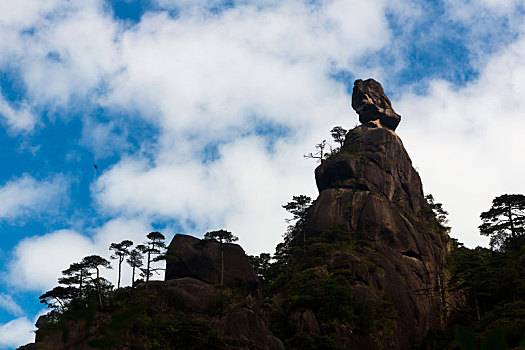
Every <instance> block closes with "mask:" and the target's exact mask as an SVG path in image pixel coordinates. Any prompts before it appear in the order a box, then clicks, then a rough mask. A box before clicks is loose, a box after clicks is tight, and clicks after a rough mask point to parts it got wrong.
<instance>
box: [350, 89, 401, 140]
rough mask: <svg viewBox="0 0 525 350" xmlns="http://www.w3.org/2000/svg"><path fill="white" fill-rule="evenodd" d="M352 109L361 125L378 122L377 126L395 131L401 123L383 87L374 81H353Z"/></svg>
mask: <svg viewBox="0 0 525 350" xmlns="http://www.w3.org/2000/svg"><path fill="white" fill-rule="evenodd" d="M352 108H353V109H355V111H356V112H357V114H359V121H360V122H361V123H363V124H366V123H374V122H375V123H376V124H377V123H378V122H379V126H383V127H386V128H389V129H391V130H396V128H397V126H398V125H399V122H400V121H401V116H400V115H399V114H397V113H396V112H395V111H394V109H393V108H392V103H391V102H390V100H389V99H388V97H387V96H386V95H385V92H384V91H383V87H382V86H381V84H379V83H378V82H377V81H375V80H374V79H367V80H364V81H363V80H361V79H358V80H356V81H355V83H354V91H353V94H352Z"/></svg>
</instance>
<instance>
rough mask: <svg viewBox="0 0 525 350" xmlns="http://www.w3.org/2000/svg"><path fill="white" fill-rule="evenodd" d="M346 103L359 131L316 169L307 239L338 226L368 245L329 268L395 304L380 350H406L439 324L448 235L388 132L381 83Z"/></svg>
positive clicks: (389, 113) (391, 124) (336, 257)
mask: <svg viewBox="0 0 525 350" xmlns="http://www.w3.org/2000/svg"><path fill="white" fill-rule="evenodd" d="M352 105H353V107H354V108H355V109H356V111H357V112H358V113H359V118H360V120H361V122H362V123H363V125H360V126H358V127H356V128H355V129H353V130H351V131H349V132H348V134H347V136H346V139H345V143H344V145H343V147H342V148H341V150H340V152H338V153H337V154H335V155H333V156H331V157H330V158H329V159H327V160H324V161H323V162H322V164H321V165H320V166H319V167H318V168H317V169H316V171H315V178H316V182H317V187H318V189H319V197H318V198H317V200H316V201H315V202H314V205H313V206H312V208H311V209H310V211H309V215H308V219H307V222H306V235H307V236H309V237H316V236H320V235H322V234H323V232H326V231H329V230H333V229H334V228H337V229H338V230H340V231H344V232H346V234H348V235H350V236H351V237H353V238H354V239H355V240H356V241H359V242H361V243H363V244H365V245H366V246H367V249H366V250H365V251H364V252H360V253H359V254H351V253H348V252H344V251H341V252H335V253H332V256H331V257H329V258H328V264H327V265H328V268H329V269H331V270H334V269H338V268H344V267H346V268H348V269H349V270H350V271H352V272H353V273H354V275H355V276H356V279H357V281H359V283H358V284H356V285H355V287H354V291H353V292H354V295H355V296H356V297H358V298H360V299H366V300H371V301H374V300H385V301H389V302H391V303H393V306H394V308H395V310H396V313H397V317H396V327H395V333H394V335H393V338H392V339H391V341H390V342H389V343H388V344H386V347H387V348H391V349H409V348H411V347H412V346H413V345H414V344H415V343H416V342H417V341H419V340H420V339H421V337H422V336H423V334H424V333H425V332H426V331H427V330H428V329H430V328H442V327H443V326H444V322H445V312H444V303H443V301H444V300H443V294H442V290H443V261H444V257H445V254H446V252H447V242H448V235H447V234H446V232H444V231H443V230H440V229H439V226H436V225H435V218H434V216H433V215H432V210H431V208H430V207H429V205H428V203H427V202H426V200H425V198H424V195H423V190H422V185H421V180H420V178H419V175H418V173H417V172H416V170H415V169H414V168H413V167H412V163H411V160H410V157H409V156H408V154H407V152H406V150H405V148H404V147H403V143H402V142H401V139H400V138H399V136H397V135H396V134H395V133H394V131H393V130H394V129H395V127H396V126H397V124H398V122H399V120H400V117H399V115H397V114H396V113H395V112H394V111H393V109H392V107H391V104H390V101H389V100H388V98H387V97H386V95H385V94H384V92H383V89H382V87H381V85H380V84H379V83H377V82H376V81H374V80H372V79H369V80H366V81H362V80H357V81H356V83H355V87H354V95H353V98H352ZM377 120H379V123H377V122H373V121H377ZM371 265H373V266H374V271H375V272H374V273H371V271H370V266H371ZM351 343H352V335H349V336H347V337H346V339H342V340H341V341H340V344H341V345H343V346H345V347H346V345H345V344H351ZM354 343H355V342H354ZM360 346H361V348H362V349H367V348H371V349H373V348H374V345H373V344H371V343H370V344H369V346H367V345H366V344H364V343H362V344H361V345H360Z"/></svg>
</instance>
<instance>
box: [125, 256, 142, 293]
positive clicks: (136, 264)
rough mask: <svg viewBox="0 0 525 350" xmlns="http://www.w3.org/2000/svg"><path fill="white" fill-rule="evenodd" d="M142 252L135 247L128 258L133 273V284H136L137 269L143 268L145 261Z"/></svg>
mask: <svg viewBox="0 0 525 350" xmlns="http://www.w3.org/2000/svg"><path fill="white" fill-rule="evenodd" d="M142 258H143V255H142V252H141V251H140V250H138V249H137V248H135V249H133V250H132V251H130V252H129V255H128V258H127V259H126V262H127V263H128V264H129V266H131V269H132V273H131V286H132V287H134V286H135V269H137V268H139V269H140V268H141V267H142V265H144V263H143V262H142Z"/></svg>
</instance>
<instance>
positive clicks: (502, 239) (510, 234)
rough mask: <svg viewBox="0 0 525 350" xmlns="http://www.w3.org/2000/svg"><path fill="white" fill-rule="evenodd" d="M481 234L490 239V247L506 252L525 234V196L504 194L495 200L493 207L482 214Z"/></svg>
mask: <svg viewBox="0 0 525 350" xmlns="http://www.w3.org/2000/svg"><path fill="white" fill-rule="evenodd" d="M480 217H481V220H482V221H483V224H481V225H480V226H479V230H480V233H481V234H482V235H484V236H489V237H490V247H491V248H493V249H500V250H506V249H507V248H508V247H509V246H510V245H511V244H512V242H513V241H515V240H517V238H518V237H520V236H522V235H524V234H525V196H523V195H521V194H504V195H501V196H499V197H496V198H494V200H493V201H492V207H491V208H490V209H489V210H488V211H486V212H483V213H481V215H480Z"/></svg>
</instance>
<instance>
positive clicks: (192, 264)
mask: <svg viewBox="0 0 525 350" xmlns="http://www.w3.org/2000/svg"><path fill="white" fill-rule="evenodd" d="M221 249H222V250H223V253H224V285H225V286H227V287H235V288H239V287H241V288H244V289H245V290H246V292H247V293H249V294H252V295H253V296H254V297H259V294H260V290H259V281H258V280H257V276H256V275H255V272H254V271H253V267H252V265H251V264H250V261H249V260H248V259H247V257H246V254H245V253H244V250H243V249H242V248H241V246H240V245H238V244H233V243H223V244H222V246H221V244H220V243H219V242H216V241H205V240H200V239H198V238H195V237H193V236H188V235H182V234H177V235H175V237H173V240H172V241H171V243H170V245H169V247H168V252H169V254H170V256H171V259H168V261H167V263H166V277H165V279H166V280H171V279H175V278H184V277H191V278H195V279H197V280H200V281H203V282H205V283H210V284H219V283H220V280H221Z"/></svg>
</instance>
